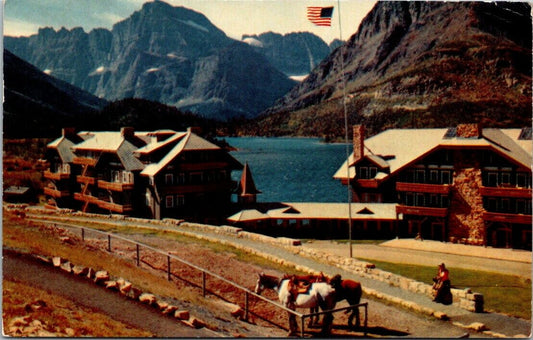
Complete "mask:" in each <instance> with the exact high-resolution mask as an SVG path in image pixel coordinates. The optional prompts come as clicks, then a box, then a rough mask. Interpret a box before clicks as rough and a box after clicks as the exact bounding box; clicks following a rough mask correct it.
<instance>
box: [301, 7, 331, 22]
mask: <svg viewBox="0 0 533 340" xmlns="http://www.w3.org/2000/svg"><path fill="white" fill-rule="evenodd" d="M332 16H333V7H316V6H309V7H307V19H309V21H311V22H312V23H313V24H315V25H317V26H331V17H332Z"/></svg>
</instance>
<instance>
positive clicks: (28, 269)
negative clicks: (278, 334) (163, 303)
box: [2, 250, 217, 338]
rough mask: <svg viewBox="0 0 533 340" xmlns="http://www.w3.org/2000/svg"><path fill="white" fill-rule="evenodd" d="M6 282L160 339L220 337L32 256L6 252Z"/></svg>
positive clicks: (4, 264) (4, 258) (4, 267)
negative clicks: (42, 291)
mask: <svg viewBox="0 0 533 340" xmlns="http://www.w3.org/2000/svg"><path fill="white" fill-rule="evenodd" d="M2 269H3V276H4V279H9V280H18V281H22V282H25V283H28V284H30V285H33V286H36V287H39V288H42V289H46V290H50V291H53V292H54V293H56V294H60V295H63V296H65V297H66V298H68V299H70V300H73V301H76V303H77V304H79V305H83V306H85V307H88V308H94V309H97V310H99V311H102V312H103V313H105V314H107V315H109V316H111V317H112V318H113V319H115V320H119V321H121V322H124V323H125V324H129V325H132V326H135V327H137V328H140V329H144V330H147V331H150V332H152V333H153V334H154V335H155V336H156V337H173V338H175V337H185V338H196V337H200V338H206V337H214V336H217V334H216V333H214V332H212V331H210V330H207V329H203V328H202V329H193V328H191V327H188V326H185V325H183V324H181V323H180V322H179V321H177V320H176V319H174V318H171V317H168V316H164V315H162V314H161V313H159V312H158V311H156V310H155V309H154V308H149V307H147V306H145V305H143V304H141V303H140V302H137V301H133V300H131V299H128V298H126V297H124V296H122V295H120V294H116V293H114V292H111V291H109V290H107V289H102V287H99V286H96V285H91V284H87V280H84V279H83V278H80V277H77V276H74V275H71V274H67V273H65V272H63V271H61V270H57V268H54V267H51V266H47V265H45V264H43V263H40V262H39V261H38V260H35V259H33V258H31V257H29V256H25V255H18V254H15V253H12V252H9V251H5V250H4V252H3V266H2Z"/></svg>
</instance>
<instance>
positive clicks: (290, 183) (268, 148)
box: [225, 137, 351, 202]
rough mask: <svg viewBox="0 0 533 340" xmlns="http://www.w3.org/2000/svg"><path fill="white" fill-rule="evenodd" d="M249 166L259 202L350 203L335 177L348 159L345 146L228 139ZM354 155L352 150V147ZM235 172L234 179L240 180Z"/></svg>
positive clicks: (295, 140) (314, 141)
mask: <svg viewBox="0 0 533 340" xmlns="http://www.w3.org/2000/svg"><path fill="white" fill-rule="evenodd" d="M225 139H226V141H227V142H228V143H229V144H230V145H231V146H233V147H235V148H237V149H238V150H237V151H232V152H231V155H232V156H233V157H235V158H236V159H237V160H239V161H240V162H241V163H242V164H243V165H244V163H246V162H248V166H249V167H250V170H251V171H252V177H253V179H254V181H255V185H256V187H257V189H258V190H261V191H262V194H259V195H258V197H257V200H258V201H259V202H346V200H347V197H348V192H347V188H346V186H344V185H342V184H341V182H340V181H339V180H335V179H333V175H334V174H335V172H336V171H337V170H338V169H339V167H340V166H341V165H342V163H343V162H344V160H345V159H346V146H345V144H326V143H322V142H320V140H319V139H314V138H264V137H228V138H225ZM350 152H351V147H350ZM240 176H241V172H240V171H239V172H237V171H235V172H234V173H233V179H234V180H239V179H240Z"/></svg>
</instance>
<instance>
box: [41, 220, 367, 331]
mask: <svg viewBox="0 0 533 340" xmlns="http://www.w3.org/2000/svg"><path fill="white" fill-rule="evenodd" d="M32 220H35V221H39V222H41V223H48V224H52V225H54V226H58V225H59V226H64V227H67V228H77V229H80V230H81V239H82V241H85V231H86V230H88V231H91V232H94V233H98V234H102V235H105V236H107V251H109V252H112V243H111V239H112V238H113V237H114V238H117V239H119V240H122V241H124V242H129V243H133V244H135V246H136V249H135V250H136V264H137V266H138V267H139V266H140V248H141V247H143V248H147V249H150V250H151V251H153V252H156V253H158V254H161V255H164V256H166V257H167V279H168V280H169V281H171V279H172V278H171V275H172V273H171V266H170V260H171V259H173V260H176V261H178V262H180V263H182V264H184V265H187V266H189V267H191V268H194V269H196V270H198V271H199V272H201V273H202V286H201V288H202V296H204V297H205V296H206V293H207V289H206V281H207V280H206V279H207V278H206V275H210V276H212V277H214V278H216V279H218V280H221V281H223V282H225V283H227V284H229V285H231V286H233V287H234V288H236V289H238V290H240V291H243V292H244V319H245V320H248V316H249V313H250V307H249V297H250V295H251V296H255V297H256V298H258V299H261V300H263V301H265V302H267V303H269V304H271V305H273V306H276V307H277V308H280V309H283V310H285V311H286V312H288V313H291V314H294V315H295V316H296V317H298V318H300V320H301V334H300V335H301V337H303V336H304V331H305V326H304V321H305V319H306V318H310V317H313V316H320V315H323V314H327V313H335V312H339V311H343V310H347V309H351V308H354V307H357V308H359V307H361V306H363V307H364V309H365V319H364V320H365V321H364V326H363V328H364V335H365V336H366V335H367V325H368V321H367V320H368V302H365V303H360V304H356V305H351V306H348V307H342V308H337V309H332V310H328V311H323V312H317V313H309V314H302V313H299V312H297V311H295V310H292V309H289V308H287V307H285V306H283V305H281V304H279V303H277V302H275V301H272V300H270V299H268V298H266V297H263V296H261V295H259V294H257V293H255V292H253V291H251V290H250V289H248V288H246V287H243V286H241V285H239V284H238V283H235V282H233V281H230V280H228V279H226V278H225V277H222V276H220V275H218V274H216V273H213V272H211V271H209V270H207V269H205V268H202V267H199V266H197V265H195V264H193V263H190V262H189V261H187V260H184V259H182V258H180V257H177V256H175V255H172V254H170V253H168V252H164V251H162V250H160V249H157V248H155V247H152V246H149V245H147V244H144V243H142V242H137V241H134V240H130V239H128V238H125V237H122V236H119V235H116V234H112V233H109V232H105V231H101V230H98V229H93V228H88V227H82V226H79V225H74V224H68V223H59V222H50V221H42V220H40V219H38V218H37V219H32ZM278 326H279V325H278Z"/></svg>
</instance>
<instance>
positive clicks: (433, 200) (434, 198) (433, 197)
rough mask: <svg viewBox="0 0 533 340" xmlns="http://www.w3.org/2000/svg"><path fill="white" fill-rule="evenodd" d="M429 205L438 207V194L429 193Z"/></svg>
mask: <svg viewBox="0 0 533 340" xmlns="http://www.w3.org/2000/svg"><path fill="white" fill-rule="evenodd" d="M429 201H430V206H431V207H438V206H439V196H438V195H431V196H430V197H429Z"/></svg>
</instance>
